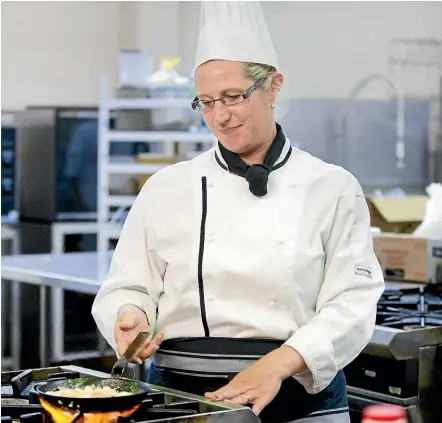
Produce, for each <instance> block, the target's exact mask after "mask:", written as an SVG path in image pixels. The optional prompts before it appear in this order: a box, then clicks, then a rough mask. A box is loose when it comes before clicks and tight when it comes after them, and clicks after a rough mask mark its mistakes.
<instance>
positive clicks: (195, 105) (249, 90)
mask: <svg viewBox="0 0 442 423" xmlns="http://www.w3.org/2000/svg"><path fill="white" fill-rule="evenodd" d="M264 81H265V79H260V80H258V81H256V82H255V83H254V84H253V85H252V86H251V87H249V88H247V90H245V91H244V92H243V93H238V95H239V96H242V98H243V99H242V100H241V101H240V102H238V103H233V104H226V103H225V100H224V99H225V98H226V97H229V96H228V95H224V96H222V97H220V98H217V99H214V100H200V99H199V98H198V96H196V97H195V98H194V99H193V101H192V103H191V106H192V109H193V110H197V109H198V110H202V109H203V106H200V107H198V105H200V104H201V103H203V104H204V103H205V105H206V106H207V103H211V104H212V105H211V106H209V107H208V109H209V110H211V109H213V108H214V107H215V102H216V101H220V102H221V103H223V104H224V106H236V105H237V104H241V103H243V102H244V101H245V100H247V99H248V98H249V97H250V96H251V95H252V93H253V92H254V91H256V90H257V89H258V88H259V87H260V86H261V85H262V84H263V82H264Z"/></svg>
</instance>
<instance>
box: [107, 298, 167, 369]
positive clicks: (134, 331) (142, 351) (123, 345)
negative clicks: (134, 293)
mask: <svg viewBox="0 0 442 423" xmlns="http://www.w3.org/2000/svg"><path fill="white" fill-rule="evenodd" d="M142 331H148V332H150V327H149V323H148V321H147V316H146V314H145V313H144V311H143V310H141V309H140V308H138V307H137V306H135V305H132V304H127V305H124V306H122V307H121V308H120V310H119V311H118V317H117V323H116V324H115V341H116V343H117V350H118V354H119V355H122V354H123V353H124V352H125V351H126V349H127V348H128V346H129V345H130V343H131V342H132V341H133V340H134V339H135V337H136V336H137V335H138V333H139V332H142ZM163 339H164V334H163V333H158V334H157V335H156V336H155V338H154V339H152V340H151V341H146V342H145V343H144V344H143V345H142V346H141V347H140V348H139V349H138V351H137V352H136V353H135V354H134V356H133V357H132V359H131V360H130V361H131V362H132V363H137V364H141V363H142V362H143V361H144V360H147V359H148V358H150V357H152V356H153V355H154V354H155V352H156V351H157V350H158V348H159V347H160V345H161V342H162V341H163Z"/></svg>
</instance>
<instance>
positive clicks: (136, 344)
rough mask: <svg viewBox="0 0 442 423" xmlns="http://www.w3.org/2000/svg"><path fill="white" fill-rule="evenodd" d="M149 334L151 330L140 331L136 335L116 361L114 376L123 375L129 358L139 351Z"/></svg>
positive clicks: (113, 368)
mask: <svg viewBox="0 0 442 423" xmlns="http://www.w3.org/2000/svg"><path fill="white" fill-rule="evenodd" d="M149 335H150V332H140V333H139V334H138V335H137V336H136V338H135V339H134V340H133V341H132V342H131V343H130V345H129V346H128V347H127V350H126V351H124V353H123V355H122V356H121V357H120V358H119V359H118V360H117V361H116V363H115V364H114V367H112V371H111V375H112V377H123V373H124V370H125V369H126V367H127V365H128V363H129V360H130V359H131V358H132V357H133V355H134V354H135V353H136V352H137V350H138V348H140V347H141V346H142V345H143V344H144V342H145V341H146V339H147V338H148V336H149Z"/></svg>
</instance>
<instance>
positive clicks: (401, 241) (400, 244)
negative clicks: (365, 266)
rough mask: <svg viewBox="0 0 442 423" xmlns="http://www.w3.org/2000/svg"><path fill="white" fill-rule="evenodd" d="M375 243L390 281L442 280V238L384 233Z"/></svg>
mask: <svg viewBox="0 0 442 423" xmlns="http://www.w3.org/2000/svg"><path fill="white" fill-rule="evenodd" d="M373 245H374V250H375V253H376V256H377V258H378V260H379V262H380V264H381V267H382V270H383V272H384V278H385V279H386V280H400V281H405V282H419V283H430V284H435V283H442V239H427V238H421V237H414V236H413V235H407V234H388V233H383V234H379V235H375V236H374V237H373Z"/></svg>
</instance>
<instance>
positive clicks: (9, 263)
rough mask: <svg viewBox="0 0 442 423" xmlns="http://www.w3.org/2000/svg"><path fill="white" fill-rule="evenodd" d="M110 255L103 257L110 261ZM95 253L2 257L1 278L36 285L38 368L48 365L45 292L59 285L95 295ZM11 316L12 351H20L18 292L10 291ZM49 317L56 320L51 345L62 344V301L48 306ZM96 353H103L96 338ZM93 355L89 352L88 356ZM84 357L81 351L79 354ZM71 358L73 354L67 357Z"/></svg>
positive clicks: (101, 346) (59, 286)
mask: <svg viewBox="0 0 442 423" xmlns="http://www.w3.org/2000/svg"><path fill="white" fill-rule="evenodd" d="M110 255H111V253H109V255H108V256H107V257H106V258H105V260H106V261H109V260H110ZM98 265H99V260H98V254H97V253H63V254H26V255H16V256H3V257H2V263H1V267H2V279H9V280H12V281H16V283H29V284H33V285H38V286H40V345H39V349H40V351H39V352H40V364H41V366H42V367H46V366H48V365H49V358H48V351H47V332H46V329H47V316H46V293H47V289H48V288H62V289H65V290H68V291H75V292H79V293H86V294H92V295H94V294H96V293H97V292H98V289H99V287H100V281H99V278H98V277H97V275H98ZM12 294H13V297H12V304H11V307H12V315H13V316H15V317H17V318H14V319H12V326H13V327H12V331H11V332H12V334H13V336H12V339H11V345H12V351H14V354H17V353H18V354H19V353H20V344H21V322H20V318H19V316H20V315H21V310H20V297H19V296H20V293H19V291H18V292H17V291H13V293H12ZM52 312H53V315H52V319H53V321H55V322H57V324H56V325H54V329H56V330H55V332H54V334H53V339H54V344H55V345H61V344H62V343H63V336H64V334H63V329H64V324H63V322H64V308H63V304H62V303H56V304H54V305H53V308H52ZM99 340H100V341H101V342H100V352H103V350H104V347H105V342H104V341H103V340H102V338H101V337H99ZM94 355H97V353H96V352H95V353H92V354H91V356H94ZM82 356H84V354H83V355H82ZM69 358H70V359H74V358H75V357H74V356H72V357H69ZM18 360H19V355H18V357H17V356H15V357H14V363H16V364H15V365H19V361H18ZM17 363H18V364H17Z"/></svg>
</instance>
